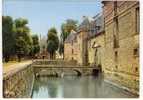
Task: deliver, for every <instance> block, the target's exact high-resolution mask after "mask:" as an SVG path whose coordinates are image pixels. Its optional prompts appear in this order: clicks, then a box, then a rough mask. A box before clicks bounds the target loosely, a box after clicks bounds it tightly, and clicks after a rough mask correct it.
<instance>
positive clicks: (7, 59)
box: [5, 55, 9, 63]
mask: <svg viewBox="0 0 143 100" xmlns="http://www.w3.org/2000/svg"><path fill="white" fill-rule="evenodd" d="M5 62H6V63H7V62H9V55H6V56H5Z"/></svg>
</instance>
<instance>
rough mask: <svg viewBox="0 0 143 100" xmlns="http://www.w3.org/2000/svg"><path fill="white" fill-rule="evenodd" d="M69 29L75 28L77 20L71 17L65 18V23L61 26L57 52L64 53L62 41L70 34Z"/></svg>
mask: <svg viewBox="0 0 143 100" xmlns="http://www.w3.org/2000/svg"><path fill="white" fill-rule="evenodd" d="M71 30H75V31H76V30H77V21H75V20H73V19H68V20H66V23H63V24H62V26H61V36H60V37H61V43H60V47H59V53H60V54H62V53H64V41H65V39H66V38H67V37H68V35H69V34H70V32H71Z"/></svg>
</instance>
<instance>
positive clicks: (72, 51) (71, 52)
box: [64, 30, 78, 61]
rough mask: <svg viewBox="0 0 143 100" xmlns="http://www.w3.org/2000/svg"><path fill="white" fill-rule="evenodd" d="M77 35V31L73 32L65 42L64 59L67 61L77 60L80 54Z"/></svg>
mask: <svg viewBox="0 0 143 100" xmlns="http://www.w3.org/2000/svg"><path fill="white" fill-rule="evenodd" d="M76 35H77V33H76V32H75V31H73V30H72V31H71V33H70V35H69V36H68V37H67V38H66V40H65V42H64V58H65V60H67V61H70V60H76V61H77V54H78V48H77V47H78V46H77V37H76Z"/></svg>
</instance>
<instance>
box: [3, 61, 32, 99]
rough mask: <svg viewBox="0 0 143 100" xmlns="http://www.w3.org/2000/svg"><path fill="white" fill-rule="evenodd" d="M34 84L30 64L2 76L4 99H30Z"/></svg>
mask: <svg viewBox="0 0 143 100" xmlns="http://www.w3.org/2000/svg"><path fill="white" fill-rule="evenodd" d="M33 83H34V73H33V68H32V66H31V63H29V64H25V65H23V66H19V68H17V69H14V70H12V71H10V72H7V73H4V76H3V97H4V98H28V97H31V94H32V88H33Z"/></svg>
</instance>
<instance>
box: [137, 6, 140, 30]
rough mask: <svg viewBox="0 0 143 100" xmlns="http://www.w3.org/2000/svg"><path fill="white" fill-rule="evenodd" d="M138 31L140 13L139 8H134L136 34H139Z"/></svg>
mask: <svg viewBox="0 0 143 100" xmlns="http://www.w3.org/2000/svg"><path fill="white" fill-rule="evenodd" d="M139 31H140V11H139V7H138V8H136V32H137V33H139Z"/></svg>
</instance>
